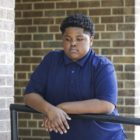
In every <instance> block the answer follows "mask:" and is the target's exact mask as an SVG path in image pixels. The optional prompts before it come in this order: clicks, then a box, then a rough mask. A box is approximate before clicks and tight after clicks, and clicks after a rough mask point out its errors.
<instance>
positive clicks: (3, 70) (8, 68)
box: [0, 65, 14, 75]
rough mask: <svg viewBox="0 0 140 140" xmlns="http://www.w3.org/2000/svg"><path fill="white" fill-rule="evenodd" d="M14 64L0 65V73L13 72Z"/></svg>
mask: <svg viewBox="0 0 140 140" xmlns="http://www.w3.org/2000/svg"><path fill="white" fill-rule="evenodd" d="M13 70H14V66H13V65H0V74H1V75H2V74H8V75H9V74H11V75H12V74H13Z"/></svg>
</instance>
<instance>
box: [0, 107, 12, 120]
mask: <svg viewBox="0 0 140 140" xmlns="http://www.w3.org/2000/svg"><path fill="white" fill-rule="evenodd" d="M9 118H10V113H9V110H7V109H3V110H0V120H3V121H5V120H7V119H9Z"/></svg>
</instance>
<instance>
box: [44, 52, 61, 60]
mask: <svg viewBox="0 0 140 140" xmlns="http://www.w3.org/2000/svg"><path fill="white" fill-rule="evenodd" d="M63 55H64V51H63V50H53V51H50V52H48V53H47V54H46V55H45V56H44V59H43V60H44V61H46V60H47V61H57V60H59V58H62V57H63Z"/></svg>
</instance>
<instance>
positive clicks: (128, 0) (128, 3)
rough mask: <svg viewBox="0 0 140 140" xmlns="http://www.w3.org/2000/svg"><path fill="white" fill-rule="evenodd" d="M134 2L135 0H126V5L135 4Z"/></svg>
mask: <svg viewBox="0 0 140 140" xmlns="http://www.w3.org/2000/svg"><path fill="white" fill-rule="evenodd" d="M134 2H135V1H134V0H125V6H134V5H135V3H134Z"/></svg>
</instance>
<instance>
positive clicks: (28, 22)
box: [15, 19, 32, 26]
mask: <svg viewBox="0 0 140 140" xmlns="http://www.w3.org/2000/svg"><path fill="white" fill-rule="evenodd" d="M15 23H16V25H17V26H18V25H23V26H25V25H32V19H26V20H24V19H16V20H15Z"/></svg>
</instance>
